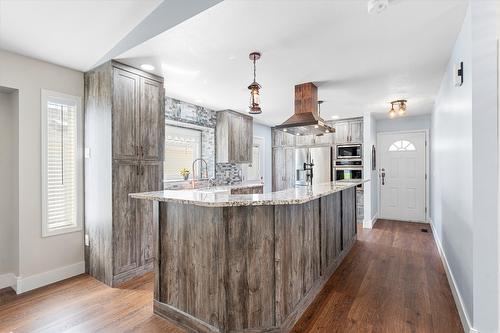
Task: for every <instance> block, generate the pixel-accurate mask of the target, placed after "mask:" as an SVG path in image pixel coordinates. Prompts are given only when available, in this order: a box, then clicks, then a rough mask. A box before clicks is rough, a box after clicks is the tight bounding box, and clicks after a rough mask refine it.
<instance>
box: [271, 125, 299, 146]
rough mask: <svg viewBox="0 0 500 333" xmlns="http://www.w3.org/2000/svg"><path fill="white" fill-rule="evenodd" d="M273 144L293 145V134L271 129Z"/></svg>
mask: <svg viewBox="0 0 500 333" xmlns="http://www.w3.org/2000/svg"><path fill="white" fill-rule="evenodd" d="M272 136H273V146H294V145H295V135H292V134H290V133H286V132H283V131H281V130H277V129H275V130H273V131H272Z"/></svg>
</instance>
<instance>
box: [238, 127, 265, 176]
mask: <svg viewBox="0 0 500 333" xmlns="http://www.w3.org/2000/svg"><path fill="white" fill-rule="evenodd" d="M263 171H264V139H263V138H261V137H257V136H254V138H253V150H252V163H250V164H244V165H242V172H243V177H244V180H261V179H263V176H264V174H263Z"/></svg>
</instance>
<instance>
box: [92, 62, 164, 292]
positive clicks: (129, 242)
mask: <svg viewBox="0 0 500 333" xmlns="http://www.w3.org/2000/svg"><path fill="white" fill-rule="evenodd" d="M164 109H165V104H164V91H163V78H162V77H159V76H156V75H152V74H149V73H146V72H143V71H140V70H138V69H135V68H132V67H129V66H126V65H123V64H121V63H118V62H115V61H110V62H107V63H105V64H103V65H101V66H100V67H98V68H96V69H94V70H91V71H89V72H87V73H85V263H86V271H87V273H88V274H90V275H91V276H93V277H95V278H96V279H98V280H100V281H102V282H104V283H106V284H107V285H110V286H116V285H118V284H120V283H122V282H125V281H127V280H128V279H130V278H133V277H135V276H138V275H141V274H143V273H144V272H147V271H150V270H152V268H153V260H154V251H153V249H154V246H153V241H154V239H153V235H154V233H153V227H154V226H153V216H152V214H154V211H153V204H152V203H150V202H147V201H144V200H134V199H131V198H129V196H128V194H129V193H134V192H145V191H156V190H160V189H161V188H162V181H163V149H164V147H163V145H164V137H165V133H164V131H165V113H164Z"/></svg>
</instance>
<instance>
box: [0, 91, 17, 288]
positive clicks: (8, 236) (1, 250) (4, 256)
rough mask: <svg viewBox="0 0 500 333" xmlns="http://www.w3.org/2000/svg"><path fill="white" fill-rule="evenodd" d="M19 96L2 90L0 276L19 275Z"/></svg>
mask: <svg viewBox="0 0 500 333" xmlns="http://www.w3.org/2000/svg"><path fill="white" fill-rule="evenodd" d="M18 99H19V94H18V92H17V91H9V92H7V91H2V90H0V184H1V186H0V212H1V217H0V221H1V222H0V275H2V274H6V273H13V274H15V275H16V276H17V275H18V274H19V250H18V248H19V232H18V229H19V200H18V199H19V197H18V192H19V172H18V169H19V164H18V160H19V140H18V135H19V134H18V127H19V126H18V120H17V119H18V117H19V111H18ZM2 287H5V286H0V288H2Z"/></svg>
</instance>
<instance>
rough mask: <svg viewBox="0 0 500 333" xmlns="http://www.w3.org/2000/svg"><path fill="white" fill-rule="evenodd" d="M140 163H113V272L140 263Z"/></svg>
mask: <svg viewBox="0 0 500 333" xmlns="http://www.w3.org/2000/svg"><path fill="white" fill-rule="evenodd" d="M138 175H139V165H138V163H137V162H134V161H117V162H115V163H113V259H114V260H113V274H114V275H119V274H121V273H124V272H126V271H127V270H131V269H134V268H136V267H138V266H139V252H140V245H139V244H140V236H139V230H138V226H137V220H136V214H135V212H136V203H137V201H136V200H135V199H132V198H130V197H129V196H128V194H129V193H134V192H135V191H136V189H137V177H138Z"/></svg>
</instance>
